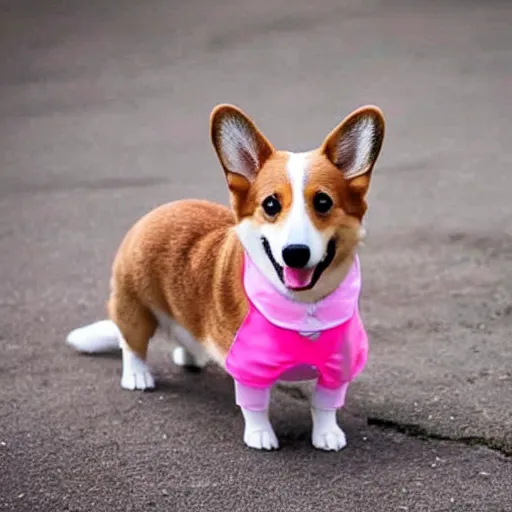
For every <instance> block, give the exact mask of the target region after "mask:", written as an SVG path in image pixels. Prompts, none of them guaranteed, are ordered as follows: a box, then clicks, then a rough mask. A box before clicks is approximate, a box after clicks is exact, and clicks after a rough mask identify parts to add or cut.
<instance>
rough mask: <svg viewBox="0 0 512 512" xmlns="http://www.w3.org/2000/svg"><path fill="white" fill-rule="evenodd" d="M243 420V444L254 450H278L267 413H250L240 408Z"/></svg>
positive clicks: (277, 443)
mask: <svg viewBox="0 0 512 512" xmlns="http://www.w3.org/2000/svg"><path fill="white" fill-rule="evenodd" d="M242 413H243V415H244V420H245V428H244V443H245V444H246V445H247V446H248V447H249V448H254V449H256V450H276V449H277V448H279V442H278V441H277V437H276V434H275V432H274V429H273V428H272V425H271V424H270V420H269V418H268V411H250V410H247V409H244V408H242Z"/></svg>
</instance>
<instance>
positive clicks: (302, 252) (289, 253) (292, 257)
mask: <svg viewBox="0 0 512 512" xmlns="http://www.w3.org/2000/svg"><path fill="white" fill-rule="evenodd" d="M310 256H311V251H310V250H309V247H308V246H307V245H302V244H291V245H287V246H286V247H285V248H284V249H283V260H284V262H285V263H286V265H287V266H288V267H291V268H304V267H305V266H306V265H307V264H308V261H309V257H310Z"/></svg>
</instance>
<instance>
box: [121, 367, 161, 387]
mask: <svg viewBox="0 0 512 512" xmlns="http://www.w3.org/2000/svg"><path fill="white" fill-rule="evenodd" d="M121 387H122V388H124V389H130V390H135V389H140V390H142V391H145V390H149V389H154V388H155V379H154V378H153V376H152V375H151V373H150V372H149V370H148V371H144V372H133V373H127V372H126V371H124V370H123V376H122V378H121Z"/></svg>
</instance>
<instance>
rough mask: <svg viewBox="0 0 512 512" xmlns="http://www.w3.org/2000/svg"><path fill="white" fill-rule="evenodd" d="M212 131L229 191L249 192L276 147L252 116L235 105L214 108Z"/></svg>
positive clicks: (211, 123) (211, 121)
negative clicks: (251, 118)
mask: <svg viewBox="0 0 512 512" xmlns="http://www.w3.org/2000/svg"><path fill="white" fill-rule="evenodd" d="M210 132H211V137H212V143H213V146H214V147H215V151H216V152H217V156H218V157H219V160H220V163H221V164H222V167H223V168H224V172H225V173H226V179H227V182H228V187H229V189H230V190H231V191H232V192H235V193H243V192H246V191H247V190H248V189H249V187H250V184H251V182H252V181H254V179H255V178H256V175H257V174H258V171H259V170H260V169H261V167H262V166H263V164H264V163H265V162H266V161H267V159H268V158H269V157H270V156H271V155H272V153H273V152H274V148H273V147H272V145H271V144H270V142H269V141H268V140H267V138H266V137H265V136H264V135H263V134H262V133H261V132H260V131H259V130H258V128H257V127H256V125H255V124H254V123H253V122H252V121H251V120H250V119H249V117H247V116H246V115H245V114H244V113H243V112H242V111H241V110H240V109H239V108H237V107H235V106H233V105H218V106H217V107H215V108H214V109H213V111H212V114H211V118H210Z"/></svg>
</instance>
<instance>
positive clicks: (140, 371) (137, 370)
mask: <svg viewBox="0 0 512 512" xmlns="http://www.w3.org/2000/svg"><path fill="white" fill-rule="evenodd" d="M121 347H122V349H123V376H122V377H121V387H122V388H124V389H130V390H134V389H140V390H149V389H154V387H155V379H154V378H153V375H151V371H150V369H149V366H148V365H147V364H146V361H144V360H142V359H141V358H140V357H139V356H137V355H136V354H135V353H133V352H132V351H131V350H130V349H129V348H128V347H127V346H126V343H124V342H123V343H121Z"/></svg>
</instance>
